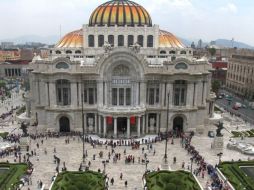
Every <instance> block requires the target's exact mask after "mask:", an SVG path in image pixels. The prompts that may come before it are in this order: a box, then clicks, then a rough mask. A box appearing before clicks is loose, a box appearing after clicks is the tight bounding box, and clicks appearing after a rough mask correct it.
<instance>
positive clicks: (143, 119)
mask: <svg viewBox="0 0 254 190" xmlns="http://www.w3.org/2000/svg"><path fill="white" fill-rule="evenodd" d="M145 119H146V117H145V115H143V116H142V134H143V135H144V134H145Z"/></svg>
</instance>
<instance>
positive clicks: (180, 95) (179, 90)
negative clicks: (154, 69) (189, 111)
mask: <svg viewBox="0 0 254 190" xmlns="http://www.w3.org/2000/svg"><path fill="white" fill-rule="evenodd" d="M173 95H174V105H175V106H185V105H186V97H187V82H186V81H185V80H176V81H175V82H174V92H173Z"/></svg>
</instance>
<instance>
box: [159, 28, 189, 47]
mask: <svg viewBox="0 0 254 190" xmlns="http://www.w3.org/2000/svg"><path fill="white" fill-rule="evenodd" d="M159 34H160V36H159V47H170V48H184V47H185V46H184V45H183V43H182V42H181V41H180V40H179V39H178V38H177V37H175V36H174V35H173V34H171V33H170V32H167V31H164V30H160V33H159Z"/></svg>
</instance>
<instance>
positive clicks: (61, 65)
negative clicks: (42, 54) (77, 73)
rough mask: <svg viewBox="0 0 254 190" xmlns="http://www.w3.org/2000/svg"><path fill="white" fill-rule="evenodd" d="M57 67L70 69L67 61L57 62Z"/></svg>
mask: <svg viewBox="0 0 254 190" xmlns="http://www.w3.org/2000/svg"><path fill="white" fill-rule="evenodd" d="M56 68H57V69H69V65H68V64H67V63H65V62H59V63H57V64H56Z"/></svg>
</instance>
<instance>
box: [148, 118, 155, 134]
mask: <svg viewBox="0 0 254 190" xmlns="http://www.w3.org/2000/svg"><path fill="white" fill-rule="evenodd" d="M149 122H150V126H149V127H150V131H154V125H155V119H154V117H151V118H150V119H149Z"/></svg>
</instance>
